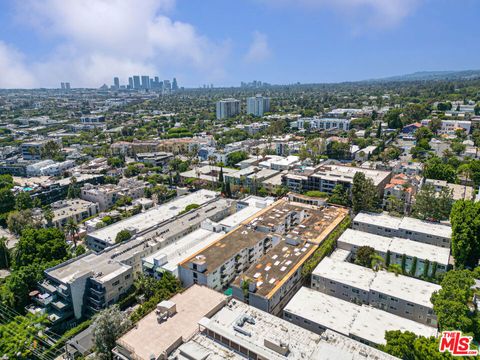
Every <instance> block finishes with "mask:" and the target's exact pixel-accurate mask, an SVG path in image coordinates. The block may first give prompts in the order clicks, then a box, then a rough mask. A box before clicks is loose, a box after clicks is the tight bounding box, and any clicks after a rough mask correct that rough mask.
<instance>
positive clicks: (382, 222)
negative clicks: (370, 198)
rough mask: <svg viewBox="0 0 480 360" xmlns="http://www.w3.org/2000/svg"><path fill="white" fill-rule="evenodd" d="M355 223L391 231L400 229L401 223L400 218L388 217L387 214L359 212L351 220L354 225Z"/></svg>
mask: <svg viewBox="0 0 480 360" xmlns="http://www.w3.org/2000/svg"><path fill="white" fill-rule="evenodd" d="M355 222H359V223H364V224H371V225H376V226H381V227H384V228H387V229H392V230H398V229H399V227H400V223H401V222H402V218H400V217H396V216H390V215H388V214H387V213H367V212H360V213H358V214H357V216H355V218H354V219H353V223H354V224H355Z"/></svg>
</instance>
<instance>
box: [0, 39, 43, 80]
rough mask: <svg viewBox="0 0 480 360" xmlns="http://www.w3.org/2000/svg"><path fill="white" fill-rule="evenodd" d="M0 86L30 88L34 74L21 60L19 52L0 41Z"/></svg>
mask: <svg viewBox="0 0 480 360" xmlns="http://www.w3.org/2000/svg"><path fill="white" fill-rule="evenodd" d="M0 74H1V75H0V88H19V87H25V88H31V87H33V86H35V85H36V82H35V78H34V76H33V75H32V74H31V73H30V71H29V70H28V69H27V67H26V66H25V64H24V62H23V56H22V54H21V53H20V52H18V51H17V50H15V49H14V48H12V47H11V46H9V45H7V44H5V43H4V42H2V41H0Z"/></svg>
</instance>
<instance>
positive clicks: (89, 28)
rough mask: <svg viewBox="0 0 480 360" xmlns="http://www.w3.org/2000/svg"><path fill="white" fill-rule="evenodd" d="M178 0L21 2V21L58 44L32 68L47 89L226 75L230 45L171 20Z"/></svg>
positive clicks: (43, 0) (48, 0) (188, 25)
mask: <svg viewBox="0 0 480 360" xmlns="http://www.w3.org/2000/svg"><path fill="white" fill-rule="evenodd" d="M174 5H175V0H141V1H138V0H68V1H65V0H19V1H18V3H17V11H18V18H19V19H21V21H22V23H23V24H27V25H29V26H31V27H32V28H33V29H34V30H35V31H37V32H38V33H39V34H41V35H42V36H44V37H46V38H47V39H49V40H53V41H54V42H57V44H58V46H57V47H56V48H55V49H54V50H53V51H52V53H51V55H50V56H48V57H46V58H45V59H42V60H41V61H38V62H36V63H34V64H31V68H32V71H33V72H34V73H35V74H36V77H37V78H38V80H39V82H40V83H41V84H42V85H47V86H58V82H60V81H70V82H71V83H72V85H74V86H100V85H101V84H103V83H107V84H110V83H111V82H112V77H113V76H120V77H121V78H122V79H123V82H126V78H127V76H131V75H133V74H139V75H142V74H146V75H157V74H159V75H160V76H161V77H166V78H168V77H171V76H173V75H175V74H173V73H172V69H177V68H182V69H183V68H185V69H187V72H190V73H193V74H197V75H198V76H200V77H204V78H206V79H211V78H214V77H217V76H222V74H223V71H222V69H223V65H224V60H225V58H226V56H227V54H228V44H226V43H221V44H217V43H215V42H213V41H211V40H210V39H208V38H207V37H205V36H203V35H201V34H199V33H198V31H197V30H196V29H195V28H194V27H193V26H192V25H191V24H188V23H186V22H181V21H174V20H172V19H171V18H170V17H169V16H168V15H169V11H170V10H171V9H172V8H173V7H174Z"/></svg>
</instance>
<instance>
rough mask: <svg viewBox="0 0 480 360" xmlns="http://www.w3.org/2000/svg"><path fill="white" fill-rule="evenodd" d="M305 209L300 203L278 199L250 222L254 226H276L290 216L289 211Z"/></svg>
mask: <svg viewBox="0 0 480 360" xmlns="http://www.w3.org/2000/svg"><path fill="white" fill-rule="evenodd" d="M304 210H306V208H305V207H303V206H300V205H294V204H293V203H288V202H286V201H284V200H279V201H277V202H275V203H274V204H273V206H272V207H270V208H269V209H268V211H265V212H263V213H262V214H261V215H259V216H258V217H256V218H255V219H253V220H252V222H251V224H252V225H253V226H255V227H257V226H263V227H268V228H273V227H276V226H278V225H280V224H283V223H284V221H285V218H287V217H288V216H290V214H291V212H293V211H295V212H302V211H304Z"/></svg>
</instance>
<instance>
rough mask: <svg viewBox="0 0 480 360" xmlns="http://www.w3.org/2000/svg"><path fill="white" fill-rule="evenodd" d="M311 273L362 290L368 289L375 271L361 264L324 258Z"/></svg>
mask: <svg viewBox="0 0 480 360" xmlns="http://www.w3.org/2000/svg"><path fill="white" fill-rule="evenodd" d="M312 275H315V276H320V277H322V278H325V279H330V280H333V281H336V282H339V283H342V284H346V285H350V286H353V287H355V288H358V289H362V290H364V291H367V292H368V291H369V290H370V284H371V283H372V281H373V279H374V278H375V271H373V270H371V269H368V268H366V267H363V266H359V265H355V264H351V263H348V262H344V261H335V260H332V259H331V258H330V257H326V258H324V259H323V260H322V261H321V262H320V263H319V264H318V265H317V267H316V268H315V269H314V270H313V272H312Z"/></svg>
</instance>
